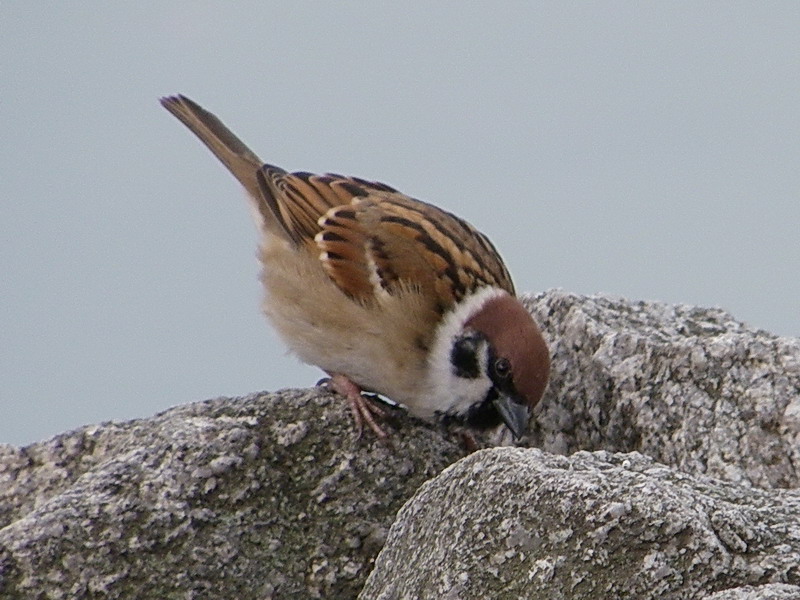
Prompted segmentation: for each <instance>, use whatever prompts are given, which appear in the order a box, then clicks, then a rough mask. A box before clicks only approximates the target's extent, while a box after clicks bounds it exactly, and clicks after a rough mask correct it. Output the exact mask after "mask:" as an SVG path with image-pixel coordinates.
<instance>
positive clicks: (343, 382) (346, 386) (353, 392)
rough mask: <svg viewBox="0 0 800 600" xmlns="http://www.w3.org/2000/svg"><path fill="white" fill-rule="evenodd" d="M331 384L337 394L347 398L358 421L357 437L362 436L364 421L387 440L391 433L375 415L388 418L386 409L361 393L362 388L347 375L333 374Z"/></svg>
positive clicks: (354, 417)
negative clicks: (382, 426) (384, 428)
mask: <svg viewBox="0 0 800 600" xmlns="http://www.w3.org/2000/svg"><path fill="white" fill-rule="evenodd" d="M330 386H331V388H332V389H333V391H335V392H336V393H337V394H341V395H342V396H344V397H345V398H346V399H347V403H348V404H349V405H350V411H351V412H352V413H353V420H354V421H355V422H356V438H360V437H361V432H362V430H363V429H364V421H366V422H367V425H369V427H370V429H372V431H374V432H375V435H377V436H378V437H379V438H380V439H382V440H385V439H386V438H388V437H389V435H388V434H387V433H386V432H385V431H384V430H383V429H382V428H381V426H380V425H378V423H377V421H376V420H375V417H378V418H381V419H383V418H386V416H387V415H386V411H384V410H383V409H382V408H381V407H380V406H378V405H377V404H375V403H374V402H372V401H371V400H370V399H369V398H366V397H364V396H363V395H362V394H361V388H360V387H358V386H357V385H356V384H355V383H353V382H352V381H350V379H349V378H348V377H346V376H345V375H339V374H336V375H331V378H330Z"/></svg>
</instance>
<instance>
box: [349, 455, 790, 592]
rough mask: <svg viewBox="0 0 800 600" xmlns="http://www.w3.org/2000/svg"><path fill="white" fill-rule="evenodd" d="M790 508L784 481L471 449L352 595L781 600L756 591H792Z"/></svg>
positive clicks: (424, 491) (404, 518)
mask: <svg viewBox="0 0 800 600" xmlns="http://www.w3.org/2000/svg"><path fill="white" fill-rule="evenodd" d="M798 515H800V493H798V492H796V491H794V490H791V491H788V490H759V489H754V488H745V487H743V486H741V485H737V484H733V483H729V482H723V481H720V480H715V479H711V478H708V477H702V476H692V475H687V474H684V473H681V472H679V471H677V470H675V469H670V468H668V467H666V466H664V465H661V464H659V463H656V462H654V461H652V460H651V459H649V458H647V457H644V456H642V455H641V454H638V453H630V454H620V453H609V452H603V451H599V452H594V453H590V452H583V451H581V452H577V453H575V454H573V455H572V456H569V457H564V456H556V455H553V454H548V453H545V452H542V451H541V450H537V449H524V448H494V449H489V450H482V451H479V452H477V453H475V454H473V455H471V456H469V457H467V458H465V459H463V460H461V461H459V462H457V463H455V464H454V465H452V466H451V467H448V468H447V469H446V470H445V471H444V472H442V473H441V474H440V475H439V476H438V477H436V478H434V479H433V480H431V481H429V482H427V483H425V484H424V485H423V486H422V487H421V488H420V490H419V491H418V492H417V494H416V495H415V496H414V497H413V498H412V499H411V500H410V501H409V502H408V503H407V504H406V505H405V506H404V507H403V509H402V510H401V511H400V513H399V514H398V516H397V520H396V521H395V523H394V525H393V526H392V528H391V530H390V532H389V538H388V540H387V542H386V546H385V547H384V549H383V550H382V551H381V553H380V555H379V556H378V560H377V561H376V565H375V569H374V570H373V572H372V574H371V575H370V577H369V579H368V580H367V584H366V586H365V588H364V590H363V592H362V593H361V595H360V596H359V597H360V598H362V599H364V600H366V599H371V600H411V599H425V598H432V599H433V598H440V599H446V600H461V599H463V600H466V599H469V598H494V599H497V600H504V599H509V600H511V599H518V598H526V599H530V600H536V599H542V600H545V599H546V600H559V599H565V600H566V599H571V600H581V599H586V600H590V599H592V600H594V599H596V598H617V599H631V600H634V599H636V600H650V599H653V600H655V599H661V600H678V599H681V600H683V599H695V598H696V599H700V598H707V597H708V596H710V595H711V594H712V593H714V592H717V591H720V590H729V589H730V588H736V587H741V586H763V584H766V583H776V584H777V583H782V584H788V585H787V586H786V587H782V588H774V589H773V590H772V591H770V590H768V589H766V588H764V587H761V588H754V589H755V590H757V591H754V592H753V593H752V594H751V595H743V596H737V595H729V596H725V595H724V594H723V595H721V596H718V598H719V599H722V598H726V599H727V598H730V599H731V600H734V599H736V598H740V597H741V598H748V599H755V598H759V599H762V600H766V599H767V598H770V597H780V598H783V597H791V596H771V595H770V594H778V593H783V591H785V590H791V589H792V587H791V586H800V519H798ZM795 589H798V588H795ZM776 590H777V591H776ZM725 593H727V594H735V593H738V592H733V591H728V592H725ZM742 593H743V594H744V593H746V592H742ZM787 593H788V592H787ZM712 597H713V596H712ZM795 597H797V596H795Z"/></svg>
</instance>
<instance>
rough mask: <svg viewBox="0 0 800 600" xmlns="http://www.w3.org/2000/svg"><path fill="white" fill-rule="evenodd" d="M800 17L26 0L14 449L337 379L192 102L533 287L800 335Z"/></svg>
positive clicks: (10, 265)
mask: <svg viewBox="0 0 800 600" xmlns="http://www.w3.org/2000/svg"><path fill="white" fill-rule="evenodd" d="M798 31H800V3H797V2H794V1H791V2H769V3H760V2H747V3H742V2H725V3H722V2H713V3H712V2H695V1H692V2H668V3H640V2H606V3H584V2H581V3H564V2H525V3H523V2H506V3H498V2H439V3H429V2H425V3H422V2H420V3H388V2H386V3H384V2H336V3H333V2H331V3H320V2H284V1H282V2H264V1H259V2H238V3H227V2H216V3H215V2H188V1H187V2H149V1H145V2H139V3H130V2H128V3H115V2H100V1H85V2H80V3H77V2H73V3H66V2H4V3H3V4H2V6H1V7H0V69H2V71H0V73H1V74H2V77H0V81H2V84H1V85H2V87H0V139H2V144H0V153H2V155H1V156H0V159H1V160H2V165H3V166H2V171H0V306H2V311H1V312H0V406H1V407H2V416H1V417H0V442H9V443H14V444H22V443H28V442H31V441H35V440H38V439H43V438H46V437H49V436H51V435H53V434H55V433H58V432H60V431H63V430H67V429H70V428H74V427H77V426H80V425H83V424H87V423H92V422H99V421H104V420H109V419H127V418H132V417H140V416H148V415H151V414H153V413H155V412H157V411H160V410H163V409H166V408H168V407H170V406H173V405H176V404H180V403H185V402H190V401H194V400H202V399H205V398H211V397H216V396H220V395H227V396H234V395H244V394H246V393H249V392H254V391H258V390H275V389H278V388H281V387H290V386H308V385H313V384H314V383H315V382H316V380H317V379H318V378H319V376H320V373H319V372H318V371H317V370H316V369H312V368H310V367H303V366H301V365H299V364H298V363H297V361H296V360H295V359H294V358H292V357H290V356H286V355H285V352H284V349H283V345H282V344H281V342H280V340H279V339H278V338H277V337H276V336H275V335H274V334H273V333H272V331H271V330H270V329H269V327H268V325H267V323H266V321H265V319H264V318H263V317H262V316H261V314H260V308H259V304H260V296H261V292H260V288H259V283H258V280H257V274H258V266H257V262H256V260H255V246H256V237H255V229H254V227H253V226H252V224H251V223H250V221H249V218H250V216H249V212H248V209H247V206H246V203H245V200H244V197H243V195H242V193H241V192H240V191H239V188H238V186H237V184H236V183H235V181H234V180H233V178H232V177H231V176H230V175H229V174H228V173H227V172H226V171H225V170H224V169H223V167H221V166H220V165H219V164H218V163H217V162H216V160H215V159H214V158H213V157H212V156H211V154H210V153H209V152H208V151H207V150H206V149H205V148H204V147H203V146H202V145H201V144H200V143H199V142H198V141H197V140H195V139H194V138H193V137H192V136H191V135H190V134H189V132H188V131H187V130H185V129H184V128H183V127H182V126H181V125H180V124H179V123H178V122H177V121H176V120H175V119H174V118H173V117H171V116H170V115H169V114H168V113H167V112H166V111H164V110H163V109H162V108H161V107H160V106H159V104H158V102H157V99H158V97H159V96H162V95H166V94H173V93H177V92H181V93H184V94H187V95H189V96H190V97H191V98H193V99H194V100H196V101H198V102H199V103H200V104H202V105H204V106H205V107H206V108H209V109H210V110H212V111H213V112H215V113H216V114H217V115H219V116H220V117H221V118H222V119H223V120H224V121H225V122H226V123H227V124H228V125H229V126H230V127H231V128H232V129H233V130H234V131H235V132H236V133H238V134H239V135H240V137H242V138H243V139H244V140H245V141H246V142H247V143H249V144H250V145H251V146H252V147H253V149H254V150H255V151H256V152H257V153H258V154H259V155H261V156H262V157H263V158H264V159H265V160H268V161H270V162H272V163H275V164H278V165H281V166H283V167H284V168H287V169H292V170H309V171H316V172H324V171H334V172H339V173H345V174H352V175H358V176H361V177H365V178H368V179H375V180H380V181H384V182H386V183H389V184H390V185H393V186H395V187H397V188H399V189H400V190H402V191H404V192H406V193H408V194H410V195H413V196H415V197H418V198H420V199H423V200H427V201H430V202H433V203H435V204H438V205H440V206H442V207H445V208H447V209H449V210H451V211H454V212H456V213H457V214H459V215H461V216H463V217H465V218H467V219H468V220H469V221H471V222H472V223H473V224H474V225H476V226H478V227H479V228H480V229H481V230H483V231H484V232H486V233H487V234H488V235H489V236H490V237H491V238H492V239H493V240H494V242H495V243H496V245H497V246H498V248H499V249H500V250H501V252H502V254H503V255H504V257H505V259H506V262H507V263H508V265H509V268H510V269H511V272H512V273H513V274H514V278H515V281H516V284H517V288H518V289H519V290H521V291H539V290H544V289H548V288H552V287H561V288H564V289H566V290H569V291H572V292H579V293H587V294H588V293H595V292H607V293H612V294H615V295H621V296H626V297H628V298H632V299H651V300H664V301H667V302H681V303H689V304H701V305H711V306H721V307H723V308H726V309H728V310H730V311H731V312H732V313H733V314H734V315H735V316H736V317H738V318H740V319H742V320H744V321H746V322H748V323H750V324H751V325H753V326H757V327H761V328H764V329H767V330H769V331H772V332H775V333H777V334H781V335H788V336H800V310H798V309H800V302H798V297H800V277H798V271H800V244H799V243H798V231H800V167H798V165H800V144H799V143H798V140H800V36H799V35H798V34H797V32H798Z"/></svg>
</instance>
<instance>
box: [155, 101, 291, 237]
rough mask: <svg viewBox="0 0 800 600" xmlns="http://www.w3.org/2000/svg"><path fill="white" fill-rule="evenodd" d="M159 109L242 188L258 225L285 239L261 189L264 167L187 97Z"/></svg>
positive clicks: (273, 202)
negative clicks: (192, 136)
mask: <svg viewBox="0 0 800 600" xmlns="http://www.w3.org/2000/svg"><path fill="white" fill-rule="evenodd" d="M161 105H162V106H163V107H164V108H166V109H167V110H168V111H169V112H171V113H172V114H173V115H175V116H176V117H177V118H178V120H179V121H180V122H181V123H183V124H184V125H186V127H188V128H189V129H190V130H191V131H192V133H194V134H195V135H196V136H197V137H198V138H200V141H201V142H203V143H204V144H205V145H206V146H208V148H209V150H211V152H213V153H214V156H216V157H217V158H218V159H219V160H220V162H222V164H223V165H225V166H226V167H227V168H228V170H229V171H230V172H231V173H232V174H233V176H234V177H236V179H238V180H239V183H241V184H242V185H243V186H244V189H245V190H247V193H248V195H249V196H250V198H251V199H252V202H253V204H254V206H255V208H256V211H257V217H258V218H259V219H260V221H261V222H260V223H259V224H260V225H261V226H262V227H266V228H267V229H270V230H275V231H277V232H278V233H280V234H281V235H283V236H285V235H286V231H285V228H284V227H283V226H282V224H281V221H282V219H281V216H280V214H279V209H278V205H277V202H276V200H275V197H274V196H275V195H274V194H273V193H271V192H272V191H271V190H266V189H265V188H264V184H263V182H262V183H259V172H260V171H261V169H262V165H263V163H262V161H261V159H260V158H258V156H256V155H255V154H253V152H252V150H250V148H248V147H247V146H246V145H245V144H244V142H243V141H242V140H240V139H239V138H238V137H236V136H235V135H234V134H233V132H232V131H231V130H230V129H228V128H227V127H225V125H223V124H222V121H220V120H219V119H218V118H217V117H216V116H214V115H213V114H211V113H210V112H208V111H207V110H206V109H204V108H203V107H202V106H200V105H199V104H197V103H195V102H193V101H192V100H190V99H189V98H187V97H186V96H181V95H177V96H168V97H165V98H161ZM273 169H275V168H274V167H273ZM278 170H279V169H278ZM265 192H268V194H267V195H268V197H265ZM276 219H277V221H278V222H276Z"/></svg>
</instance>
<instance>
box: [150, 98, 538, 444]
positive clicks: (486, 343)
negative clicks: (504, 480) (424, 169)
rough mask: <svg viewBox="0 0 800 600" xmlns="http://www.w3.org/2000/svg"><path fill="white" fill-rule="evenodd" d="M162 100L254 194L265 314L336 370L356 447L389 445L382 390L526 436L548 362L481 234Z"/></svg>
mask: <svg viewBox="0 0 800 600" xmlns="http://www.w3.org/2000/svg"><path fill="white" fill-rule="evenodd" d="M160 102H161V104H162V105H163V106H164V108H166V109H167V110H168V111H169V112H170V113H172V115H174V116H175V117H177V118H178V120H180V121H181V122H182V123H183V124H184V125H185V126H186V127H188V128H189V130H191V131H192V133H194V134H195V135H196V136H197V137H198V138H199V139H200V141H202V142H203V143H204V144H205V145H206V146H207V147H208V148H209V149H210V150H211V152H212V153H213V154H214V155H215V156H216V157H217V158H218V159H219V160H220V161H221V162H222V164H223V165H224V166H225V167H226V168H227V169H228V170H229V171H230V172H231V173H232V174H233V176H234V177H235V178H236V179H237V180H238V181H239V183H240V184H241V185H242V186H243V187H244V189H245V190H246V192H247V197H248V199H249V201H250V204H251V207H252V208H253V211H252V212H253V214H254V217H255V221H256V224H257V227H258V230H259V235H260V248H259V259H260V262H261V263H262V267H263V269H262V273H261V281H262V283H263V285H264V288H265V292H266V293H265V299H264V303H263V311H264V313H265V314H266V316H267V318H268V320H269V321H271V323H272V325H273V326H274V328H275V329H276V330H277V332H278V334H279V336H280V337H281V338H282V339H283V341H284V342H285V343H286V345H287V346H288V347H289V349H290V350H291V351H292V352H293V353H294V354H295V355H296V356H297V357H298V358H300V360H302V361H303V362H305V363H308V364H311V365H316V366H317V367H319V368H321V369H322V370H323V371H325V372H326V373H327V374H328V376H329V379H328V380H327V381H328V383H329V386H330V387H332V389H333V391H334V392H336V393H338V394H340V395H341V396H344V397H345V398H346V400H347V402H348V404H349V406H350V409H351V411H352V414H353V418H354V421H355V426H356V430H357V435H358V436H359V437H360V435H361V432H362V429H363V424H364V423H367V424H368V425H369V427H370V428H371V429H372V430H373V431H374V432H375V434H376V435H377V436H378V437H379V438H387V437H388V434H387V433H386V432H385V431H384V429H383V428H382V427H381V425H380V423H378V421H380V420H381V419H382V417H385V416H386V415H385V411H384V410H383V409H382V408H381V407H380V406H379V405H378V404H376V402H375V401H374V399H373V394H379V395H381V396H383V397H386V398H389V399H391V400H392V401H394V402H396V403H398V404H401V405H402V406H404V407H405V408H406V409H407V410H408V412H410V413H411V414H412V415H414V416H416V417H418V418H420V419H423V420H427V421H432V422H438V423H442V424H443V425H444V426H445V427H448V426H456V427H461V428H464V430H466V431H476V432H480V431H486V430H490V429H495V428H499V427H500V426H501V425H505V426H506V427H507V428H508V429H509V430H510V431H511V433H512V434H513V436H514V437H515V438H517V439H519V438H520V437H521V436H522V435H523V434H524V432H525V430H526V428H527V426H528V422H529V419H530V415H531V410H532V409H533V407H535V406H536V404H537V403H538V402H539V400H540V399H541V397H542V395H543V393H544V390H545V388H546V386H547V382H548V378H549V373H550V354H549V350H548V346H547V343H546V342H545V339H544V337H543V335H542V332H541V330H540V328H539V327H538V325H537V323H536V322H535V320H534V319H533V317H532V316H531V314H530V313H529V312H528V310H526V308H525V307H524V305H523V304H522V302H521V301H520V300H519V299H518V298H517V296H516V293H515V289H514V284H513V282H512V279H511V276H510V274H509V272H508V270H507V268H506V266H505V264H504V262H503V260H502V258H501V257H500V254H499V253H498V251H497V250H496V248H495V246H494V245H493V244H492V242H491V241H490V240H489V239H488V238H487V237H486V236H485V235H484V234H482V233H480V232H479V231H478V230H477V229H475V228H474V227H473V226H472V225H470V224H469V223H467V222H466V221H464V220H463V219H461V218H459V217H457V216H455V215H454V214H451V213H450V212H447V211H445V210H443V209H440V208H437V207H436V206H434V205H432V204H428V203H426V202H423V201H421V200H417V199H414V198H412V197H410V196H407V195H405V194H403V193H401V192H399V191H397V190H396V189H394V188H393V187H390V186H388V185H386V184H383V183H378V182H375V181H368V180H366V179H361V178H358V177H348V176H343V175H337V174H324V175H315V174H312V173H308V172H305V171H298V172H287V171H285V170H283V169H281V168H279V167H276V166H273V165H270V164H265V163H264V162H262V161H261V159H260V158H258V156H256V155H255V154H254V153H253V152H252V151H251V150H250V149H249V148H248V147H247V146H246V145H245V144H244V142H242V141H241V140H240V139H239V138H238V137H237V136H236V135H234V134H233V133H232V132H231V131H230V130H229V129H228V128H227V127H226V126H225V125H224V124H223V123H222V121H221V120H220V119H218V118H217V117H216V116H215V115H214V114H212V113H211V112H209V111H207V110H205V109H204V108H202V107H201V106H200V105H199V104H197V103H195V102H194V101H192V100H190V99H189V98H188V97H186V96H184V95H175V96H166V97H163V98H161V99H160Z"/></svg>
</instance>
